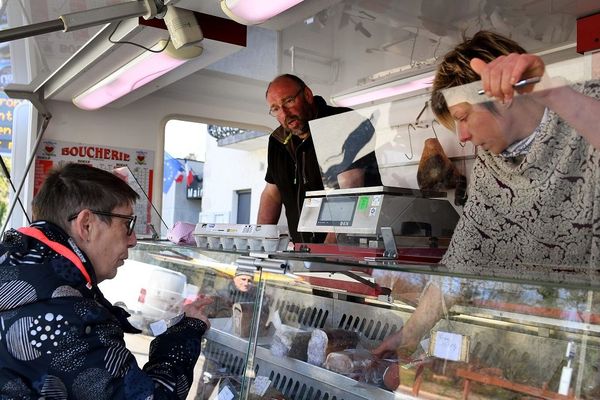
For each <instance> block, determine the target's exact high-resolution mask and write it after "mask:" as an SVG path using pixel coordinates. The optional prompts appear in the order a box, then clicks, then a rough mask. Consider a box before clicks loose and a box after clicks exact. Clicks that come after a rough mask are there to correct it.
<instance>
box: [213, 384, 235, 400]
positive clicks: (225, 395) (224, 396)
mask: <svg viewBox="0 0 600 400" xmlns="http://www.w3.org/2000/svg"><path fill="white" fill-rule="evenodd" d="M234 397H235V396H234V395H233V393H231V390H229V388H228V387H227V386H225V387H224V388H223V389H222V390H221V391H220V392H219V397H217V400H233V398H234Z"/></svg>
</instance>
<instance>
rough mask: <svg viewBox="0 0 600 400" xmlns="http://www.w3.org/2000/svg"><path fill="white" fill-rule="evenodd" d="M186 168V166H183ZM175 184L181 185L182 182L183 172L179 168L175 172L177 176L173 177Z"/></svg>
mask: <svg viewBox="0 0 600 400" xmlns="http://www.w3.org/2000/svg"><path fill="white" fill-rule="evenodd" d="M185 165H186V167H187V164H185ZM175 182H177V183H181V182H183V170H182V169H181V168H179V169H178V170H177V175H175Z"/></svg>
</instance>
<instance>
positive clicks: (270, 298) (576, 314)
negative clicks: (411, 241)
mask: <svg viewBox="0 0 600 400" xmlns="http://www.w3.org/2000/svg"><path fill="white" fill-rule="evenodd" d="M130 259H132V260H135V261H138V262H142V263H145V264H152V265H154V266H160V267H162V268H167V269H169V270H173V271H177V272H179V273H183V274H184V275H185V276H186V277H187V283H188V286H187V294H188V295H190V294H195V293H194V292H196V291H197V293H199V294H201V295H205V296H210V297H213V299H214V303H213V304H211V306H209V309H208V310H207V313H208V314H209V316H210V319H211V324H212V328H211V329H210V331H209V332H208V333H207V334H206V336H205V341H204V346H203V350H202V355H201V358H200V359H199V361H198V364H197V368H196V373H195V376H194V378H195V385H194V388H193V393H192V392H191V393H190V395H189V397H188V398H189V399H193V398H196V399H221V398H231V399H233V398H236V399H247V398H250V399H259V398H264V399H302V400H304V399H311V400H312V399H317V400H324V399H328V400H332V399H337V400H342V399H345V400H351V399H398V398H407V399H408V398H424V399H455V398H456V399H463V398H469V399H531V398H544V399H593V398H598V396H600V372H599V368H600V297H599V295H600V285H599V284H598V271H597V270H596V269H588V270H585V271H577V270H571V269H569V268H567V267H561V268H555V267H541V266H535V267H534V266H530V267H529V268H526V266H523V265H520V266H518V270H517V269H511V268H505V269H502V270H498V269H496V270H494V271H493V272H492V271H491V270H490V271H485V270H481V271H474V270H473V269H470V270H468V271H460V270H458V269H456V268H452V269H450V268H448V267H444V266H441V265H435V264H427V263H423V262H415V261H406V260H401V259H400V260H399V259H396V260H389V259H388V260H386V259H374V258H372V257H365V256H347V255H339V254H338V255H335V254H329V255H327V254H321V255H315V254H311V253H298V252H274V253H263V252H249V251H244V252H238V251H235V250H227V251H225V250H209V249H200V248H197V247H188V246H176V245H173V244H170V243H168V242H150V241H147V242H146V241H143V242H140V243H139V244H138V246H137V247H135V248H134V249H132V250H131V251H130ZM515 268H517V267H515ZM517 271H519V272H518V273H517ZM249 273H252V274H253V278H252V282H251V283H250V284H249V285H247V286H243V285H239V284H237V285H236V281H237V280H239V279H237V280H236V279H235V278H236V277H244V276H248V274H249ZM117 279H118V278H117ZM247 281H248V280H247ZM246 283H248V282H246ZM190 288H191V289H190ZM142 311H143V310H142ZM133 314H134V315H133V318H134V319H135V318H136V317H137V318H142V319H143V318H144V317H143V315H142V314H143V312H140V311H138V312H136V311H134V313H133ZM128 343H129V338H128ZM140 352H143V351H140ZM227 396H229V397H227Z"/></svg>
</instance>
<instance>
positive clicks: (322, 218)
mask: <svg viewBox="0 0 600 400" xmlns="http://www.w3.org/2000/svg"><path fill="white" fill-rule="evenodd" d="M357 199H358V197H329V198H327V197H326V198H324V199H323V202H322V203H321V210H320V211H319V219H318V220H317V225H318V226H351V225H352V220H353V219H354V211H355V210H356V201H357Z"/></svg>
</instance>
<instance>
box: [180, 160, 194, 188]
mask: <svg viewBox="0 0 600 400" xmlns="http://www.w3.org/2000/svg"><path fill="white" fill-rule="evenodd" d="M185 176H186V182H187V187H190V186H191V185H192V182H194V170H193V169H192V167H190V165H189V164H188V162H187V161H186V162H185ZM181 179H183V177H182V178H181Z"/></svg>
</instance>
